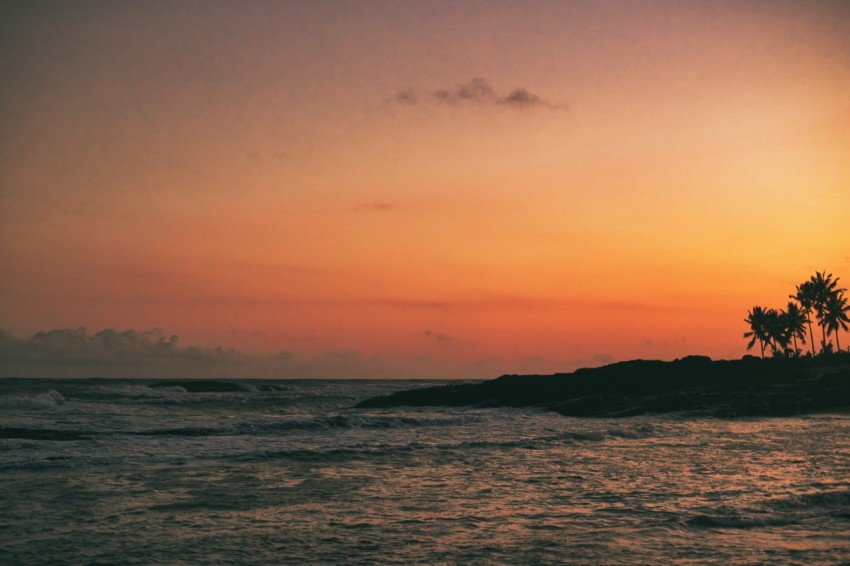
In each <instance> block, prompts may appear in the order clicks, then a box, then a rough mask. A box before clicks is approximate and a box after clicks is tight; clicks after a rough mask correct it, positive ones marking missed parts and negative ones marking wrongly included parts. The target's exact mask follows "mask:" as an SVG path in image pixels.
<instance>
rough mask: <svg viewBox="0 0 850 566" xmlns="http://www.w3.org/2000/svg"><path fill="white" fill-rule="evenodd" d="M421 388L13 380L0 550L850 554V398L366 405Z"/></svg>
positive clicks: (133, 559)
mask: <svg viewBox="0 0 850 566" xmlns="http://www.w3.org/2000/svg"><path fill="white" fill-rule="evenodd" d="M432 383H433V382H429V383H428V384H432ZM424 385H425V384H424V383H416V382H410V381H259V380H256V381H214V382H189V381H185V382H154V381H143V380H65V381H62V380H0V411H2V412H0V563H3V564H86V563H98V564H107V563H112V564H119V563H120V564H127V563H144V564H149V563H168V564H181V563H182V564H209V563H217V564H227V563H251V564H331V563H345V564H376V563H381V564H394V563H403V564H410V563H450V564H451V563H513V564H516V563H520V564H547V563H642V564H661V563H671V562H677V563H722V564H730V563H771V564H777V563H779V564H781V563H798V564H817V563H824V564H834V563H842V562H844V563H847V562H850V417H848V416H846V415H836V414H821V415H813V416H806V417H799V418H759V419H736V420H717V419H705V418H689V417H687V416H684V415H666V416H645V417H636V418H626V419H578V418H569V417H563V416H560V415H557V414H554V413H550V412H545V411H540V410H528V409H508V408H487V409H484V408H394V409H382V410H376V409H369V410H363V409H355V408H352V407H353V406H354V405H355V404H356V403H357V402H358V401H360V400H362V399H365V398H368V397H371V396H375V395H379V394H384V393H389V392H392V391H397V390H401V389H406V388H411V387H418V386H424Z"/></svg>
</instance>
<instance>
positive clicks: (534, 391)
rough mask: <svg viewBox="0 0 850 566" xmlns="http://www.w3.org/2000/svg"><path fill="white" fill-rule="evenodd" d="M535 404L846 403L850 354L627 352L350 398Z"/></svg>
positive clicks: (697, 411) (772, 410) (673, 408)
mask: <svg viewBox="0 0 850 566" xmlns="http://www.w3.org/2000/svg"><path fill="white" fill-rule="evenodd" d="M467 405H468V406H477V407H539V408H543V409H548V410H552V411H556V412H558V413H561V414H562V415H567V416H573V417H629V416H636V415H642V414H660V413H672V412H684V413H687V414H692V415H695V416H714V417H722V418H731V417H748V416H788V415H800V414H806V413H813V412H822V411H829V410H846V409H847V408H848V407H850V354H837V355H832V356H828V357H816V358H801V359H784V358H782V359H760V358H754V357H751V356H746V357H744V358H743V359H740V360H716V361H715V360H711V359H710V358H708V357H706V356H687V357H684V358H680V359H677V360H674V361H672V362H666V361H656V360H633V361H627V362H618V363H614V364H610V365H606V366H602V367H598V368H583V369H579V370H576V371H575V372H572V373H558V374H554V375H503V376H502V377H500V378H498V379H495V380H492V381H485V382H482V383H474V384H470V383H465V384H450V385H442V386H436V387H425V388H420V389H412V390H406V391H400V392H397V393H394V394H392V395H387V396H384V397H376V398H372V399H367V400H364V401H362V402H361V403H359V404H358V405H357V406H358V407H361V408H379V407H394V406H467Z"/></svg>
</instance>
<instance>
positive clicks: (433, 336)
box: [422, 330, 455, 344]
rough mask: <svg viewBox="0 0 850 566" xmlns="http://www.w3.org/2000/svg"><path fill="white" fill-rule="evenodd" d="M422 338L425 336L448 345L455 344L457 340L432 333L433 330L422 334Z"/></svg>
mask: <svg viewBox="0 0 850 566" xmlns="http://www.w3.org/2000/svg"><path fill="white" fill-rule="evenodd" d="M422 336H424V337H425V338H427V339H428V340H433V341H435V342H442V343H446V344H448V343H453V342H455V339H454V338H452V337H451V336H446V335H445V334H440V333H439V332H432V331H431V330H426V331H425V332H423V333H422Z"/></svg>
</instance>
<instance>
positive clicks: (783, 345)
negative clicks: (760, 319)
mask: <svg viewBox="0 0 850 566" xmlns="http://www.w3.org/2000/svg"><path fill="white" fill-rule="evenodd" d="M764 315H765V322H764V327H765V332H766V334H767V339H768V344H769V345H770V349H771V351H772V353H773V356H774V357H776V356H779V355H780V354H786V355H787V353H788V344H789V342H791V335H790V333H789V332H788V327H787V325H786V324H785V312H784V311H782V310H776V309H769V310H767V311H765V313H764Z"/></svg>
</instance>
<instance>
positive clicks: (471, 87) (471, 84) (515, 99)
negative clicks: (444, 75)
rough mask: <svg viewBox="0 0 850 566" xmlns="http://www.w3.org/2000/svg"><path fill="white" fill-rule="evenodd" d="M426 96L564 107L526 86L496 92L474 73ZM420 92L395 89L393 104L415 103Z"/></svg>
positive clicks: (460, 102)
mask: <svg viewBox="0 0 850 566" xmlns="http://www.w3.org/2000/svg"><path fill="white" fill-rule="evenodd" d="M429 96H430V98H432V99H433V100H435V101H436V102H437V103H439V104H446V105H449V106H463V105H470V104H475V105H494V106H497V105H501V106H508V107H511V108H516V109H520V110H522V109H529V108H546V109H549V110H566V109H567V106H566V105H565V104H554V103H551V102H549V101H547V100H545V99H544V98H542V97H541V96H539V95H537V94H535V93H533V92H531V91H529V90H528V89H526V88H515V89H514V90H512V91H511V92H510V93H508V94H507V95H500V94H498V93H497V92H496V90H495V89H494V88H493V87H492V86H491V85H490V83H489V82H488V81H487V80H486V79H483V78H481V77H475V78H473V79H471V80H469V81H467V82H465V83H461V84H458V85H456V86H454V87H452V88H441V89H437V90H435V91H432V92H430V93H429ZM420 98H421V97H420V95H419V94H418V93H417V92H416V91H414V90H411V89H406V90H401V91H398V92H397V93H396V94H395V96H394V97H393V99H394V100H395V102H396V103H397V104H416V103H417V102H418V101H419V99H420Z"/></svg>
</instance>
